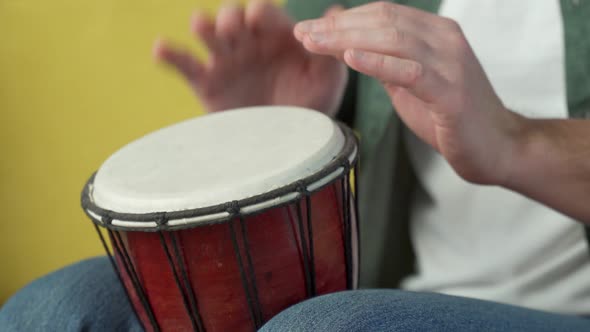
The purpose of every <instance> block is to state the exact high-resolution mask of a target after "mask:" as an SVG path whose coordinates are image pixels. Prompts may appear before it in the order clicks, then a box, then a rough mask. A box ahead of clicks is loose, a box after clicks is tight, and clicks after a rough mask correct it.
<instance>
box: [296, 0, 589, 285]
mask: <svg viewBox="0 0 590 332" xmlns="http://www.w3.org/2000/svg"><path fill="white" fill-rule="evenodd" d="M369 2H371V1H366V0H340V1H337V0H308V1H304V0H291V1H288V2H287V5H286V8H287V10H288V11H289V12H290V13H291V15H292V16H293V17H294V18H296V19H297V20H303V19H310V18H316V17H320V16H322V15H323V13H324V12H325V10H326V9H327V8H329V7H330V6H332V5H335V4H341V5H343V6H345V7H347V8H349V7H354V6H359V5H362V4H366V3H369ZM392 2H397V3H401V4H406V5H410V6H414V7H417V8H420V9H422V10H425V11H429V12H437V11H438V8H439V6H440V2H441V0H405V1H392ZM561 11H562V15H563V24H564V38H565V60H566V63H565V66H566V68H565V72H566V87H567V103H568V110H569V115H570V117H573V118H590V2H588V1H581V0H561ZM556 65H562V64H556ZM343 108H345V109H349V110H350V109H352V110H353V113H354V126H355V127H356V129H357V130H358V131H359V132H360V135H361V176H360V183H359V199H360V202H359V212H360V218H361V219H360V221H361V224H360V226H361V287H396V286H397V284H398V283H399V281H400V280H401V278H403V277H404V276H405V275H407V274H408V273H410V272H411V271H412V269H413V252H412V249H411V244H410V241H409V234H408V220H409V207H410V197H411V191H412V188H413V186H414V182H415V176H414V174H413V171H412V169H411V167H410V165H409V162H408V159H407V155H406V153H405V151H404V144H400V143H401V137H402V136H401V132H402V126H403V124H402V123H401V121H400V120H399V118H398V117H397V114H396V113H395V112H394V110H393V108H392V105H391V102H390V100H389V97H388V96H387V94H386V93H385V91H384V89H383V88H382V87H381V84H380V83H379V82H377V81H376V80H374V79H372V78H370V77H367V76H365V75H362V74H358V73H355V72H351V79H350V82H349V85H348V87H347V93H346V96H345V99H344V102H343Z"/></svg>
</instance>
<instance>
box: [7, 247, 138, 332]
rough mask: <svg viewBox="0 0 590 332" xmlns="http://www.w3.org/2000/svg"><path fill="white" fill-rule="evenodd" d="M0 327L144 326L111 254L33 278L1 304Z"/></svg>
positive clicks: (65, 331) (49, 330)
mask: <svg viewBox="0 0 590 332" xmlns="http://www.w3.org/2000/svg"><path fill="white" fill-rule="evenodd" d="M0 331H2V332H4V331H7V332H8V331H10V332H13V331H18V332H21V331H22V332H37V331H39V332H41V331H43V332H53V331H56V332H57V331H59V332H74V331H75V332H78V331H132V332H134V331H142V328H141V325H140V324H139V321H138V320H137V318H136V317H135V315H134V313H133V310H132V309H131V305H130V304H129V302H128V300H127V297H126V295H125V291H124V290H123V287H122V286H121V285H120V283H119V280H118V279H117V276H116V275H115V272H114V271H113V268H112V266H111V265H110V262H109V260H108V259H107V258H106V257H99V258H93V259H88V260H85V261H82V262H79V263H77V264H74V265H70V266H68V267H65V268H63V269H61V270H59V271H56V272H53V273H51V274H49V275H46V276H44V277H43V278H41V279H38V280H35V281H33V282H32V283H31V284H29V285H27V286H26V287H25V288H23V289H22V290H20V291H19V292H18V293H17V294H15V295H14V296H13V297H12V298H11V299H9V300H8V302H6V303H5V304H4V306H3V307H2V309H0Z"/></svg>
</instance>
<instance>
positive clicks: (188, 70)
mask: <svg viewBox="0 0 590 332" xmlns="http://www.w3.org/2000/svg"><path fill="white" fill-rule="evenodd" d="M153 53H154V57H155V58H156V59H157V60H160V61H164V62H165V63H167V64H169V65H171V66H172V67H174V68H175V69H176V70H177V71H178V72H179V73H180V74H182V76H184V77H185V78H186V80H187V81H189V82H190V83H192V84H193V85H196V84H197V83H198V82H199V81H200V79H201V77H202V76H203V75H204V73H205V70H204V67H203V65H202V64H201V63H200V62H199V61H198V60H197V59H196V58H195V57H193V56H192V55H191V54H190V53H189V52H187V51H184V50H180V49H175V48H172V47H170V46H168V45H166V44H165V42H164V41H162V40H158V41H156V43H155V44H154V49H153Z"/></svg>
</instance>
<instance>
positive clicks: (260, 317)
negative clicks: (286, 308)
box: [240, 216, 264, 329]
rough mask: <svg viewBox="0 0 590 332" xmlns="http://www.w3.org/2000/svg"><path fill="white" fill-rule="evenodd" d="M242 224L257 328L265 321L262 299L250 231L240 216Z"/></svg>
mask: <svg viewBox="0 0 590 332" xmlns="http://www.w3.org/2000/svg"><path fill="white" fill-rule="evenodd" d="M240 225H241V228H242V239H243V241H244V251H246V260H247V262H248V273H249V274H250V282H251V283H252V301H253V304H254V309H255V310H254V313H255V314H256V315H255V317H256V319H257V322H256V324H257V325H256V328H257V329H258V328H260V327H261V326H262V322H263V321H264V318H263V315H262V308H261V306H260V300H259V299H258V286H256V274H255V273H254V265H253V264H252V256H251V255H250V245H249V243H248V233H247V231H246V222H245V220H244V218H243V217H241V216H240Z"/></svg>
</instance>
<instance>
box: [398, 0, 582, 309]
mask: <svg viewBox="0 0 590 332" xmlns="http://www.w3.org/2000/svg"><path fill="white" fill-rule="evenodd" d="M440 14H441V15H442V16H446V17H450V18H453V19H455V20H456V21H458V22H459V24H460V25H461V27H462V28H463V31H464V33H465V35H466V37H467V39H468V40H469V42H470V44H471V45H472V47H473V49H474V51H475V53H476V55H477V56H478V58H479V60H480V62H481V63H482V65H483V68H484V70H485V71H486V73H487V75H488V76H489V78H490V80H491V82H492V85H493V86H494V88H495V90H496V92H497V93H498V95H499V96H500V98H501V99H502V101H503V102H504V104H505V105H506V106H507V107H508V108H510V109H512V110H514V111H516V112H519V113H521V114H525V115H527V116H529V117H544V118H547V117H551V118H564V117H566V116H567V105H566V87H565V70H564V67H565V65H564V41H563V26H562V17H561V10H560V6H559V1H557V0H553V1H551V0H542V1H538V0H519V1H514V0H478V1H472V0H446V1H443V4H442V7H441V10H440ZM406 138H407V139H406V142H407V144H408V150H409V151H410V159H411V161H412V164H413V166H414V168H415V169H416V172H417V175H418V179H419V181H420V183H421V185H422V187H423V188H424V191H423V192H419V193H418V194H417V197H416V200H415V201H414V205H413V209H412V221H411V236H412V241H413V244H414V248H415V251H416V255H417V270H418V273H417V275H415V276H412V277H409V278H407V279H406V280H405V281H404V282H403V284H402V287H403V288H405V289H409V290H419V291H434V292H441V293H446V294H453V295H461V296H468V297H475V298H481V299H487V300H493V301H498V302H503V303H510V304H515V305H520V306H525V307H529V308H536V309H543V310H550V311H554V312H562V313H571V314H590V254H589V251H588V246H587V243H586V240H585V237H584V230H583V226H582V225H581V224H579V223H577V222H575V221H573V220H571V219H570V218H568V217H566V216H564V215H562V214H560V213H557V212H555V211H553V210H551V209H549V208H547V207H545V206H543V205H541V204H539V203H536V202H534V201H532V200H529V199H527V198H525V197H523V196H521V195H519V194H516V193H513V192H510V191H508V190H505V189H502V188H499V187H492V186H477V185H472V184H469V183H467V182H466V181H464V180H462V179H461V178H460V177H459V176H458V175H457V174H456V173H455V172H454V171H453V170H452V168H451V167H450V166H449V164H448V163H447V162H446V161H445V160H444V158H443V157H442V156H440V155H439V154H438V153H436V152H435V151H434V150H433V149H431V148H430V147H429V146H427V145H426V144H425V143H423V142H421V141H420V140H418V139H417V138H416V137H415V136H413V135H412V134H411V133H407V135H406ZM541 181H542V180H541ZM547 190H551V188H547Z"/></svg>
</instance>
